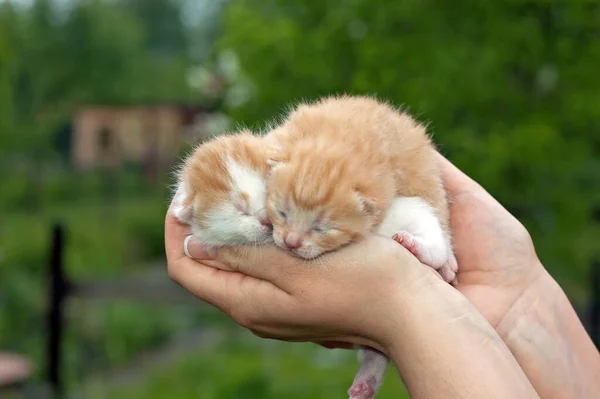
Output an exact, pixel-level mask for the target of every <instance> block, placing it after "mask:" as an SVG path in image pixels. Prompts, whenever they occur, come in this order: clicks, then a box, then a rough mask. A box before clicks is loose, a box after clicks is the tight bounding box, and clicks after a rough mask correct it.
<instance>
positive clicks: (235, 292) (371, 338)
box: [165, 212, 450, 352]
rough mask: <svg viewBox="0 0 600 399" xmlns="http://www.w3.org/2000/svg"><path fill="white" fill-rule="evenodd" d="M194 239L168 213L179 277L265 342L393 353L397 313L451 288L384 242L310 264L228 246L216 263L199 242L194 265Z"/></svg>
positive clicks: (171, 262)
mask: <svg viewBox="0 0 600 399" xmlns="http://www.w3.org/2000/svg"><path fill="white" fill-rule="evenodd" d="M189 234H190V231H189V228H188V227H187V226H186V225H183V224H181V223H180V222H179V221H178V220H177V219H176V218H175V217H174V216H173V215H171V213H170V212H168V214H167V217H166V227H165V245H166V251H167V260H168V271H169V275H170V276H171V278H172V279H173V280H174V281H176V282H177V283H179V284H180V285H182V286H183V287H184V288H186V289H187V290H189V291H190V292H191V293H193V294H194V295H196V296H197V297H199V298H201V299H203V300H205V301H207V302H209V303H211V304H212V305H214V306H216V307H217V308H219V309H221V310H222V311H224V312H225V313H227V314H228V315H230V316H231V317H232V318H233V319H234V320H235V321H236V322H237V323H238V324H240V325H242V326H244V327H247V328H249V329H250V330H251V331H252V332H254V333H255V334H256V335H258V336H261V337H268V338H276V339H281V340H287V341H312V342H317V343H321V344H322V345H324V346H327V347H343V346H344V345H342V344H340V343H342V342H344V343H351V344H361V345H367V346H370V347H373V348H376V349H378V350H380V351H382V352H386V347H387V346H388V344H390V343H391V342H392V341H393V340H394V339H395V338H396V337H395V336H396V334H397V326H394V325H393V322H392V320H393V319H394V314H397V312H400V311H401V309H402V307H403V306H405V305H406V306H410V305H409V304H407V303H406V302H407V301H408V300H409V299H408V298H410V295H411V294H414V295H419V296H420V297H419V298H420V299H419V300H428V298H427V295H426V293H427V291H428V290H430V289H435V288H436V287H442V290H445V289H446V288H448V289H450V287H449V286H447V284H445V283H444V282H443V281H442V280H441V278H439V275H438V274H437V273H436V272H435V271H433V269H431V268H429V267H426V266H423V265H422V264H421V263H419V262H418V261H417V260H416V258H415V257H414V256H413V255H412V254H410V253H409V252H408V251H407V250H405V249H404V248H403V247H402V246H401V245H398V244H397V243H396V242H394V241H393V240H391V239H390V238H385V237H381V236H376V235H373V236H370V237H368V238H367V239H365V240H363V241H362V242H361V243H358V244H356V245H351V246H348V247H346V248H344V249H341V250H339V251H336V252H334V253H330V254H326V255H323V256H321V257H319V258H317V259H316V260H313V261H305V260H302V259H299V258H296V257H293V256H290V255H288V254H287V253H286V252H284V251H282V250H280V249H278V248H277V247H275V246H271V245H268V246H261V247H236V248H221V249H219V251H218V253H217V256H216V257H217V260H215V259H214V254H209V253H207V251H206V250H205V249H204V248H203V247H202V246H201V245H200V244H199V243H198V242H197V241H195V240H194V239H192V240H191V241H190V244H189V246H188V252H189V253H190V254H191V255H192V256H194V257H195V258H196V259H192V258H190V257H188V256H186V255H185V254H184V249H183V243H184V241H185V238H186V237H187V236H188V235H189ZM198 258H200V259H198ZM399 294H402V295H399ZM421 297H423V298H424V299H423V298H421ZM431 300H432V301H433V297H432V299H431Z"/></svg>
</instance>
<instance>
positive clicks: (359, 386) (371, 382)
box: [348, 378, 375, 399]
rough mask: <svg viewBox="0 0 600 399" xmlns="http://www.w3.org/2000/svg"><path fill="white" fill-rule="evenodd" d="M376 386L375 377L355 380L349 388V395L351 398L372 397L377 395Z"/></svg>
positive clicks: (366, 398) (364, 398) (370, 398)
mask: <svg viewBox="0 0 600 399" xmlns="http://www.w3.org/2000/svg"><path fill="white" fill-rule="evenodd" d="M374 386H375V379H374V378H366V379H364V380H358V381H355V382H354V383H353V384H352V386H351V387H350V389H349V390H348V395H350V399H372V398H373V396H375V389H374Z"/></svg>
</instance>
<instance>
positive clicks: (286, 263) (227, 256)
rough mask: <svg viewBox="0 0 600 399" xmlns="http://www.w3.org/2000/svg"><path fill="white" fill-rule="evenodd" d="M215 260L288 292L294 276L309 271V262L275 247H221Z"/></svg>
mask: <svg viewBox="0 0 600 399" xmlns="http://www.w3.org/2000/svg"><path fill="white" fill-rule="evenodd" d="M217 260H218V261H219V262H222V263H225V264H227V265H228V266H230V267H231V269H232V270H235V271H239V272H240V273H243V274H246V275H248V276H252V277H255V278H258V279H261V280H265V281H269V282H271V283H273V284H275V285H276V286H278V287H280V288H282V289H284V290H286V291H287V290H288V289H289V287H290V286H291V284H292V282H293V281H294V280H295V278H294V276H297V275H298V273H303V272H304V271H306V270H308V269H309V263H310V262H309V261H306V260H303V259H300V258H297V257H295V256H293V255H290V254H289V253H288V252H286V251H284V250H281V249H279V248H278V247H276V246H275V245H262V246H237V247H223V248H219V250H218V251H217Z"/></svg>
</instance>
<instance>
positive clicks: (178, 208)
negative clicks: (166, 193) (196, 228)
mask: <svg viewBox="0 0 600 399" xmlns="http://www.w3.org/2000/svg"><path fill="white" fill-rule="evenodd" d="M192 204H193V201H192V198H190V195H189V194H188V193H187V190H185V187H184V186H183V184H180V185H179V187H178V188H177V191H176V192H175V196H174V197H173V208H172V211H171V212H172V213H173V215H175V217H176V218H177V219H179V221H180V222H182V223H186V224H191V222H192V216H193V215H194V208H193V205H192Z"/></svg>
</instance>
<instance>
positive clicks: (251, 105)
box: [0, 0, 600, 399]
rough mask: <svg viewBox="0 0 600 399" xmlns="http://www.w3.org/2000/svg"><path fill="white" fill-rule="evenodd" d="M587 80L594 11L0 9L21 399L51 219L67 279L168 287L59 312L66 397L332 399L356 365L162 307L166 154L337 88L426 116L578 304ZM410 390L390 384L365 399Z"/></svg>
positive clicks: (273, 3) (11, 316)
mask: <svg viewBox="0 0 600 399" xmlns="http://www.w3.org/2000/svg"><path fill="white" fill-rule="evenodd" d="M599 66H600V2H598V1H589V0H585V1H584V0H568V1H567V0H545V1H541V0H537V1H527V0H507V1H487V2H483V1H474V0H464V1H461V2H456V1H450V0H430V1H424V0H422V1H417V0H405V1H396V0H346V1H341V0H308V1H291V0H230V1H222V0H221V1H218V0H143V1H134V0H88V1H85V0H81V1H76V0H38V1H34V0H30V1H17V0H13V1H7V0H0V352H2V351H12V352H18V353H21V354H23V355H26V356H27V357H29V358H30V359H31V361H32V362H33V365H34V369H33V376H32V379H31V380H30V382H29V384H27V389H26V390H25V392H26V393H27V392H37V391H35V389H34V388H35V387H37V386H43V385H44V379H45V373H46V368H45V361H46V360H45V359H46V357H45V339H46V333H47V328H46V327H45V323H46V312H47V307H48V273H49V271H48V270H49V260H48V259H49V251H50V237H51V226H52V224H53V223H56V222H58V223H62V225H63V226H64V227H65V229H66V234H67V235H66V240H67V241H66V247H65V251H66V252H65V256H66V258H65V267H66V269H67V272H68V275H69V277H70V278H71V279H72V280H74V281H77V282H85V283H87V284H93V283H94V282H98V281H108V282H110V281H121V282H122V281H133V284H135V282H136V281H145V280H143V279H141V278H139V279H138V278H137V277H135V276H140V275H142V276H146V275H153V276H155V277H154V280H153V281H154V282H155V283H156V282H158V284H159V285H158V288H156V289H153V290H150V289H148V290H147V291H152V296H154V301H149V300H148V299H140V300H125V299H123V298H120V297H119V295H115V296H114V298H108V299H106V298H105V299H98V298H86V292H82V293H81V297H72V298H70V299H69V301H68V303H67V306H66V313H67V317H66V326H67V327H66V332H65V339H64V345H65V359H64V362H63V367H62V370H63V371H64V373H65V379H66V389H67V392H68V393H70V394H71V395H72V397H75V398H80V397H90V398H98V399H99V398H149V399H159V398H174V397H177V398H202V399H210V398H219V399H233V398H337V397H344V393H345V390H346V389H347V388H348V386H349V385H350V383H351V381H352V378H353V375H354V371H355V370H356V367H357V366H356V359H355V354H354V353H352V352H346V351H337V350H325V349H321V348H317V347H315V346H314V345H310V344H288V343H278V342H271V341H263V340H260V339H258V338H255V337H253V336H251V335H249V334H246V333H245V332H244V331H242V330H241V329H240V328H237V327H236V326H235V325H234V324H233V323H232V322H231V321H229V320H228V319H227V318H226V317H224V316H222V315H220V314H219V313H218V312H217V311H216V310H213V309H211V308H209V307H207V306H203V305H202V304H201V303H200V302H199V301H198V302H193V301H189V302H188V303H177V304H173V303H170V302H169V301H167V300H166V299H165V300H164V301H163V300H162V297H161V295H164V292H166V290H168V289H170V288H173V287H174V284H172V283H171V282H170V281H169V280H168V277H167V275H166V272H165V271H164V248H163V219H164V213H165V211H166V207H167V205H168V202H169V195H170V191H169V185H170V184H171V183H173V181H172V170H173V168H174V166H175V165H176V164H177V161H178V159H179V157H180V156H181V155H182V154H185V152H186V151H187V150H188V149H189V146H190V145H191V144H193V143H194V142H196V141H199V140H202V139H205V138H206V137H208V136H210V135H212V134H218V133H220V132H223V131H225V130H227V129H233V128H235V127H236V126H239V125H247V126H250V127H252V128H257V129H258V128H262V127H264V126H265V124H266V122H267V121H269V120H271V119H272V118H274V117H275V116H277V115H278V114H280V113H281V112H282V111H283V110H284V109H285V108H286V106H287V105H288V104H289V103H290V102H292V101H297V100H302V99H313V98H315V97H318V96H321V95H328V94H333V93H342V92H346V93H356V94H359V93H364V94H376V95H378V96H380V97H381V98H384V99H387V100H389V101H391V102H393V103H395V104H397V105H402V106H405V107H407V108H408V110H409V111H410V112H411V113H413V114H414V115H415V116H416V117H417V118H419V119H420V120H421V121H423V122H426V123H427V124H428V126H429V129H430V131H431V133H432V134H433V135H434V139H435V141H436V142H437V144H438V145H439V147H440V149H441V151H442V152H443V153H444V154H446V155H447V156H449V157H450V159H451V160H452V161H453V162H455V163H456V164H457V165H458V166H459V167H460V168H462V169H463V170H464V171H465V172H467V173H468V174H469V175H471V176H472V177H473V178H475V179H476V180H478V181H479V182H480V183H481V184H482V185H483V186H484V187H485V188H486V189H487V190H489V191H490V192H491V193H492V194H493V195H494V196H496V197H497V198H498V199H499V200H500V201H501V202H502V204H503V205H505V206H506V207H507V208H508V209H509V210H510V211H511V212H512V213H513V214H515V215H516V216H517V217H518V218H519V219H520V220H521V221H522V222H523V223H524V224H525V225H526V226H527V227H528V229H529V231H530V232H531V234H532V236H533V238H534V242H535V244H536V247H537V250H538V253H539V256H540V258H541V259H542V261H543V263H544V264H545V266H546V267H547V269H548V270H549V271H550V272H551V273H552V275H554V276H555V278H557V279H558V281H559V282H560V283H561V285H562V286H563V287H564V288H565V290H566V291H567V293H568V295H569V297H570V298H571V300H572V301H573V302H574V303H575V304H576V305H577V306H578V307H579V308H585V307H586V306H587V303H588V300H589V295H590V292H589V287H588V283H589V271H590V264H591V261H592V260H593V259H594V258H595V257H597V256H599V255H600V254H599V253H598V252H599V248H600V246H599V245H598V243H599V242H600V239H599V237H600V231H599V227H600V184H599V183H600V181H599V180H600V156H599V155H600V78H599V77H598V73H599V72H598V71H599V70H600V69H599ZM156 115H162V116H160V117H156V119H155V116H156ZM115 126H117V127H115ZM157 271H158V272H157ZM156 276H158V277H156ZM161 284H162V285H161ZM140 287H142V290H144V287H145V286H144V285H142V284H141V283H140ZM161 301H162V302H161ZM163 302H164V303H163ZM30 387H34V388H31V389H33V391H28V389H30ZM0 392H1V391H0ZM21 392H22V391H21ZM2 395H3V394H2V393H0V396H2ZM13 395H17V396H15V397H20V396H18V395H20V394H19V393H13ZM30 395H33V397H37V396H35V395H41V394H30ZM402 395H405V394H404V390H403V388H402V385H401V383H400V380H399V378H398V377H397V375H396V373H395V372H394V371H393V370H390V371H389V377H388V378H387V380H386V383H385V385H384V388H383V390H382V393H381V394H380V395H379V396H378V397H379V398H381V399H385V398H399V397H402ZM40 397H41V396H40Z"/></svg>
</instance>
